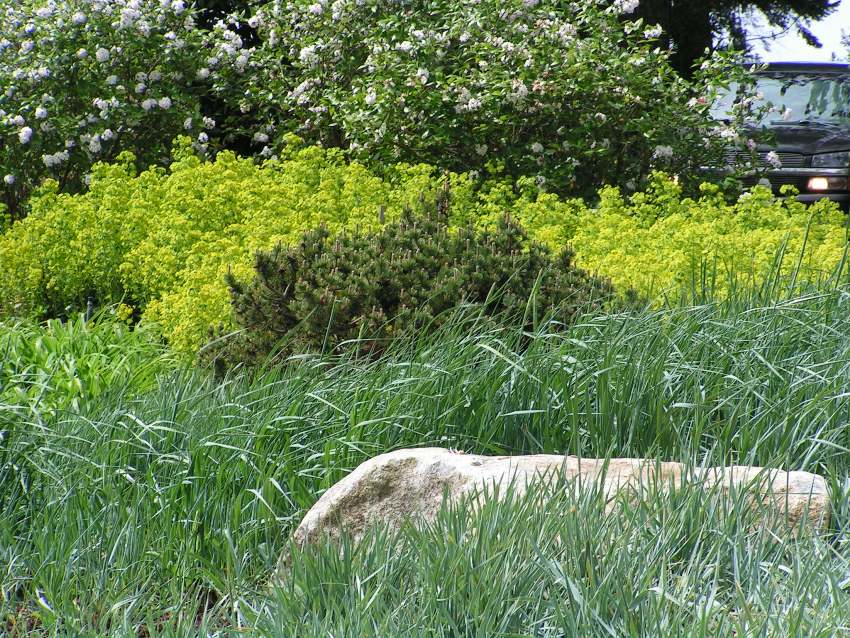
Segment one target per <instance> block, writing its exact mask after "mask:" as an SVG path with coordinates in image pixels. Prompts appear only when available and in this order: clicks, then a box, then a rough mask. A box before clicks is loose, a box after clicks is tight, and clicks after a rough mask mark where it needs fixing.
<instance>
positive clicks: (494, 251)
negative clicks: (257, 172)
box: [228, 191, 612, 360]
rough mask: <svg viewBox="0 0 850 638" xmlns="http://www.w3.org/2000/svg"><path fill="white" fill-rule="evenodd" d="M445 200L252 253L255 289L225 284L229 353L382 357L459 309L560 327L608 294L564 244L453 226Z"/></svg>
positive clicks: (509, 230)
mask: <svg viewBox="0 0 850 638" xmlns="http://www.w3.org/2000/svg"><path fill="white" fill-rule="evenodd" d="M448 204H449V195H448V191H443V192H441V193H440V194H439V195H438V197H437V199H436V201H435V202H433V203H428V204H425V205H424V206H423V207H422V208H423V210H422V212H421V213H414V211H413V210H412V209H411V208H408V209H406V210H405V212H404V213H403V215H402V216H401V218H400V219H399V220H397V221H395V222H392V223H389V224H387V225H386V226H384V227H382V228H381V229H379V230H377V231H375V232H373V233H369V234H362V233H352V232H347V233H341V234H339V235H336V236H334V235H332V234H331V233H330V232H329V231H328V229H327V228H320V229H318V230H313V231H310V232H308V233H305V234H304V236H303V237H302V238H301V241H300V242H299V243H298V245H297V246H294V247H292V248H289V249H283V248H281V247H278V248H277V249H276V250H274V251H272V252H270V253H263V252H261V253H258V254H257V256H256V263H255V268H256V271H257V275H256V277H255V278H254V280H253V282H251V283H250V284H247V285H244V284H242V283H240V282H239V281H238V280H237V279H236V278H235V277H233V276H232V275H231V276H229V277H228V284H229V285H230V288H231V293H232V296H233V305H234V310H235V316H236V320H237V323H238V324H239V325H240V327H242V328H243V329H244V330H243V331H242V332H240V333H239V334H238V338H237V339H235V340H234V343H235V346H231V351H230V356H237V357H239V358H241V359H247V360H256V359H257V358H261V357H265V356H266V355H268V354H269V353H270V352H271V351H272V350H274V349H276V347H277V345H278V343H279V342H281V340H283V344H282V346H283V347H282V348H281V352H282V353H288V352H295V353H297V352H303V351H311V350H312V351H316V350H327V349H332V348H334V347H336V346H338V345H340V344H342V343H344V342H346V341H350V340H357V341H356V343H357V345H358V347H359V348H361V349H369V350H372V351H380V350H381V349H382V348H383V346H384V344H385V343H386V342H388V341H389V340H390V339H391V338H393V337H395V336H397V335H399V334H402V333H404V332H406V331H408V330H410V329H413V328H415V329H417V330H418V331H422V330H426V331H429V330H433V329H435V328H437V327H439V326H440V325H441V324H442V323H443V322H444V321H445V320H446V319H447V317H449V316H450V315H449V313H448V311H449V310H451V309H452V308H456V307H458V306H459V305H461V304H464V303H471V304H476V305H478V306H480V309H481V310H482V311H483V312H484V314H485V315H488V316H492V315H499V316H500V317H502V318H507V319H509V320H521V321H523V322H524V323H525V324H528V325H529V326H531V325H533V324H534V323H536V320H537V319H542V318H544V317H548V316H550V315H551V314H552V313H555V314H556V315H557V316H558V318H559V319H561V320H563V321H564V322H568V321H570V320H571V318H572V317H573V316H574V315H575V314H576V313H577V312H579V311H581V310H590V309H594V308H598V307H599V306H600V305H602V304H603V303H604V302H605V301H606V299H610V298H611V297H612V294H611V293H612V291H611V288H610V287H609V285H608V284H607V282H606V281H604V280H602V279H599V278H596V277H592V276H590V275H588V274H587V273H585V272H584V271H582V270H580V269H578V268H576V267H575V266H574V265H573V263H572V258H573V253H572V251H571V250H570V249H569V248H562V249H561V250H560V251H559V252H558V253H557V254H553V253H552V251H551V250H550V249H549V248H548V247H547V246H545V245H543V244H540V243H538V242H533V241H529V240H528V236H527V235H526V233H525V231H524V230H523V229H522V228H521V226H519V225H518V224H517V223H516V222H515V221H513V220H511V219H510V218H509V217H507V216H505V217H503V218H502V219H501V220H500V221H499V223H498V225H497V227H496V229H494V230H493V231H483V232H481V231H477V230H476V229H475V228H474V227H473V226H472V225H469V224H464V225H463V226H461V227H459V228H457V229H454V230H450V229H449V226H448V222H449V211H448Z"/></svg>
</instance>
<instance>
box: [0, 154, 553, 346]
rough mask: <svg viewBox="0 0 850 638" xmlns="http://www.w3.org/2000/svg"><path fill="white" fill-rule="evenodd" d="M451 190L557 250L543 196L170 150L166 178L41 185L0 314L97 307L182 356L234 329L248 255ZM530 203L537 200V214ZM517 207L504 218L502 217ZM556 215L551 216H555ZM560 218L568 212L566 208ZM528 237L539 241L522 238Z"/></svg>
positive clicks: (453, 178) (5, 242)
mask: <svg viewBox="0 0 850 638" xmlns="http://www.w3.org/2000/svg"><path fill="white" fill-rule="evenodd" d="M446 181H448V183H449V187H450V189H451V193H452V195H451V196H452V201H453V209H452V210H453V211H454V212H453V214H454V215H455V216H456V220H457V221H458V222H459V221H461V220H468V219H475V220H480V225H482V226H487V225H490V224H492V223H494V222H495V221H496V220H497V219H498V217H499V215H502V214H504V212H505V210H506V207H508V208H510V209H511V210H512V211H513V214H514V215H515V216H516V217H517V219H519V220H520V221H525V219H524V217H525V214H524V212H523V211H524V210H525V209H527V210H528V215H529V216H530V217H529V219H532V218H534V219H536V218H538V217H539V218H540V219H541V223H540V228H541V234H542V235H544V236H546V237H550V238H552V239H553V240H555V241H556V242H557V243H561V244H562V241H561V240H562V239H564V238H565V237H566V235H565V234H564V233H563V232H562V231H561V230H559V228H560V226H559V222H558V220H557V216H558V214H559V211H560V210H561V209H564V210H566V209H567V208H569V205H567V204H561V203H560V202H558V201H557V199H556V198H554V197H553V196H550V195H545V194H541V195H540V196H539V198H538V196H537V195H536V194H529V195H527V196H524V197H523V198H521V199H520V200H517V198H516V196H515V195H512V194H511V193H510V190H509V189H505V188H503V187H501V186H499V187H494V188H493V189H490V190H488V189H484V190H482V191H480V192H479V189H478V188H476V187H475V185H474V182H473V181H472V180H470V179H469V178H468V177H467V176H466V175H458V174H454V173H448V174H442V173H440V172H439V171H437V170H435V169H434V168H433V167H431V166H427V165H405V164H399V165H397V166H392V167H389V168H387V169H386V170H385V171H384V172H383V173H382V175H381V176H380V177H379V176H377V175H376V174H374V173H373V172H371V171H369V170H368V169H366V168H365V167H364V166H363V165H361V164H358V163H356V162H352V163H348V162H346V161H344V159H343V156H342V155H341V153H340V152H339V151H337V150H333V149H330V150H327V149H321V148H318V147H307V148H299V147H297V146H295V145H293V146H292V147H291V148H290V150H289V152H288V153H287V154H286V155H285V156H284V157H282V158H281V159H280V160H277V161H269V162H266V163H264V164H263V165H258V164H257V163H256V162H254V161H253V160H251V159H246V158H240V157H237V156H236V155H234V154H233V153H229V152H224V153H221V154H219V155H218V156H217V157H216V159H215V160H214V161H202V160H201V159H199V158H198V157H196V156H195V155H194V154H193V152H192V151H191V148H190V146H189V144H188V140H185V139H184V140H178V142H177V143H176V145H175V151H174V161H173V162H172V164H171V166H170V168H169V170H168V171H166V170H165V169H163V168H152V169H149V170H147V171H144V172H142V173H141V174H138V173H137V171H136V170H135V167H134V166H133V157H132V155H129V154H125V155H123V156H121V158H120V160H119V161H118V162H117V163H115V164H99V165H97V166H96V167H95V168H94V171H93V174H92V179H91V184H90V188H89V190H88V192H86V193H83V194H79V195H68V194H62V193H58V192H57V189H56V187H55V184H51V183H48V184H47V185H45V186H44V187H43V188H42V189H41V190H40V191H39V192H38V193H37V194H36V195H35V196H34V197H33V198H32V200H31V207H32V213H31V214H30V215H29V216H28V217H27V218H25V219H23V220H21V221H19V222H17V223H15V224H14V225H13V226H12V227H11V228H10V229H8V230H7V231H6V232H5V233H4V234H3V235H2V236H0V268H2V270H3V272H4V275H7V276H4V278H3V279H2V280H0V313H2V314H3V315H17V316H33V317H45V316H47V317H49V316H61V315H63V314H66V313H67V312H68V311H69V310H70V309H79V308H84V307H85V305H86V302H87V300H88V299H90V298H91V299H92V300H93V301H94V302H95V303H98V304H103V303H118V302H123V304H125V305H124V306H122V307H124V308H128V310H124V313H125V314H129V313H131V312H132V313H133V314H135V315H136V316H141V318H142V320H144V321H145V322H156V323H158V324H159V326H160V329H161V330H162V333H163V334H164V335H165V336H166V337H167V338H168V340H169V342H170V343H171V344H172V346H173V347H175V348H176V349H178V350H181V351H185V352H192V351H194V350H196V349H197V348H198V347H199V346H200V345H201V344H202V343H204V341H205V340H206V339H207V335H208V332H209V328H210V327H218V326H224V327H225V328H227V327H228V326H229V325H231V318H230V315H231V313H230V302H229V297H228V292H227V287H226V286H225V284H224V275H225V273H227V272H228V271H231V272H233V273H234V274H235V275H236V276H237V277H240V278H243V277H244V278H246V279H247V278H250V277H251V275H252V272H251V265H252V263H253V255H254V253H255V252H256V251H257V250H268V249H271V248H273V247H274V246H275V245H276V244H278V243H283V244H288V243H292V242H294V241H295V240H296V239H297V238H298V237H300V235H301V234H302V233H303V232H304V231H305V230H308V229H311V228H314V227H316V226H318V225H322V224H323V225H325V226H327V227H328V228H329V229H330V230H331V231H338V230H341V229H344V228H353V229H364V230H365V229H369V228H373V227H375V226H376V225H378V224H379V223H380V220H381V218H383V219H385V220H392V219H395V218H396V217H397V216H398V215H399V214H400V212H401V210H402V209H403V208H404V206H405V205H407V204H414V203H416V201H417V200H418V199H419V198H420V197H422V195H423V194H425V193H428V192H431V191H435V190H436V189H439V188H442V187H443V186H444V184H445V183H446ZM538 199H539V201H538ZM511 204H513V206H510V205H511ZM559 207H560V208H559ZM565 207H566V208H565ZM531 235H532V237H534V238H538V234H537V233H535V232H532V233H531Z"/></svg>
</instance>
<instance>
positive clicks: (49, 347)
mask: <svg viewBox="0 0 850 638" xmlns="http://www.w3.org/2000/svg"><path fill="white" fill-rule="evenodd" d="M174 365H175V363H174V361H173V358H172V357H171V355H169V354H168V351H167V350H166V349H165V347H164V345H163V343H162V342H161V341H159V340H158V339H157V338H156V337H155V336H154V335H153V334H152V332H151V331H150V330H146V329H137V330H132V329H131V328H130V327H129V326H128V325H127V324H126V323H124V322H122V321H116V320H115V319H114V318H112V317H111V315H110V314H109V312H106V311H104V312H101V313H99V314H98V316H96V317H95V318H93V319H92V320H89V319H86V317H85V315H84V314H82V313H81V314H78V315H75V316H72V317H71V318H69V319H68V320H66V321H59V320H56V319H52V320H50V321H47V322H46V323H45V324H37V323H35V322H32V321H13V320H9V321H6V322H0V405H3V406H5V407H6V408H7V409H15V410H17V409H27V410H31V411H33V412H35V413H38V414H45V413H50V412H52V411H54V410H56V409H64V408H69V409H76V410H78V409H79V408H80V407H81V404H82V403H83V402H85V401H86V400H88V399H93V398H95V397H98V396H99V395H101V394H102V393H104V392H107V391H111V390H114V389H116V388H122V389H129V390H132V391H135V392H145V391H148V390H150V389H152V388H153V387H154V385H155V381H156V375H157V374H158V373H159V372H162V371H164V370H166V369H170V368H171V367H173V366H174Z"/></svg>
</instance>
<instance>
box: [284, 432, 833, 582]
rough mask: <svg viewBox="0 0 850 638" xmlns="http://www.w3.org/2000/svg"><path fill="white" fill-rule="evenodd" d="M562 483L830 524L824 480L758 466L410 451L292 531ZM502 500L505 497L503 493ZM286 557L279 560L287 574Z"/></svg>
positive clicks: (349, 485) (348, 525)
mask: <svg viewBox="0 0 850 638" xmlns="http://www.w3.org/2000/svg"><path fill="white" fill-rule="evenodd" d="M562 479H565V480H564V483H563V484H564V485H572V486H573V487H574V488H576V489H582V488H583V487H590V486H593V487H595V488H597V489H601V491H602V492H603V493H604V494H605V495H606V496H607V497H609V498H610V497H613V496H614V495H616V494H617V493H618V492H621V491H623V490H630V491H631V492H632V493H633V494H634V496H635V497H637V496H638V495H639V493H640V491H641V490H644V489H658V488H660V489H671V488H675V487H678V486H683V485H685V484H699V485H700V486H704V487H717V488H720V489H727V490H728V489H729V488H730V487H741V488H744V489H748V490H751V491H752V495H753V498H752V502H753V503H754V504H761V505H763V506H766V507H763V508H762V510H761V511H764V512H768V511H772V512H773V513H775V514H778V518H779V520H782V521H784V522H785V523H787V525H788V526H790V527H791V528H792V529H794V530H798V529H801V528H808V529H811V530H813V531H820V530H822V529H824V528H825V527H826V526H828V524H829V514H830V509H829V494H828V492H827V487H826V482H825V481H824V479H823V477H821V476H819V475H817V474H810V473H809V472H784V471H781V470H774V469H768V468H761V467H750V466H728V467H712V468H692V467H691V468H689V467H688V466H685V465H683V464H681V463H666V462H657V461H652V460H646V459H610V460H603V459H580V458H578V457H575V456H560V455H554V454H536V455H531V456H476V455H471V454H463V453H458V452H453V451H451V450H446V449H443V448H416V449H405V450H397V451H395V452H390V453H388V454H381V455H380V456H376V457H375V458H373V459H370V460H368V461H366V462H365V463H362V464H361V465H360V466H359V467H357V468H356V469H355V470H354V471H353V472H352V473H351V474H349V475H348V476H346V477H345V478H344V479H342V480H341V481H339V482H338V483H337V484H335V485H334V486H333V487H331V488H330V489H329V490H328V491H327V492H325V493H324V494H323V495H322V497H321V498H320V499H319V500H318V502H317V503H316V504H315V505H314V506H313V507H312V508H311V509H310V511H309V512H307V514H306V516H305V517H304V520H302V521H301V524H300V525H299V526H298V528H297V529H296V530H295V532H294V534H293V540H294V541H295V544H296V545H297V546H304V545H305V544H308V543H312V542H315V541H316V540H319V539H320V538H322V537H330V538H332V539H338V538H339V537H340V535H341V534H343V533H347V534H348V535H350V536H351V537H353V538H355V539H358V538H360V537H362V536H363V534H364V533H365V532H366V531H367V530H368V528H369V527H371V526H374V525H377V524H380V525H382V526H386V527H389V528H394V527H397V526H398V525H399V524H400V523H401V522H402V521H404V520H405V519H407V518H410V517H416V518H417V519H420V520H432V519H433V518H434V517H435V516H436V515H437V512H438V511H439V510H440V506H441V505H442V503H443V501H444V499H446V498H447V499H449V500H450V501H452V502H454V501H457V500H458V499H459V498H460V497H462V496H464V495H467V494H473V493H474V494H479V495H480V494H481V493H482V491H483V490H484V488H490V489H489V490H487V492H488V493H492V492H493V490H492V487H494V486H495V485H502V486H505V485H507V484H508V483H510V484H512V487H513V493H514V494H521V493H522V492H524V491H525V490H526V489H527V487H528V485H529V484H530V483H532V482H534V481H540V480H543V481H554V480H562ZM502 493H504V490H502ZM286 562H287V557H286V556H285V557H284V558H283V559H282V561H281V567H282V568H284V567H285V564H286Z"/></svg>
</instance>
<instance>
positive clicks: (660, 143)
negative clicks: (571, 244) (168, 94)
mask: <svg viewBox="0 0 850 638" xmlns="http://www.w3.org/2000/svg"><path fill="white" fill-rule="evenodd" d="M638 6H639V0H614V1H611V0H596V1H592V2H584V3H581V2H573V3H563V2H560V1H559V0H474V1H473V0H469V1H465V2H461V3H458V2H456V0H431V2H429V3H427V9H426V8H424V7H423V6H422V5H420V3H411V2H398V0H271V1H270V2H269V3H267V4H264V5H263V7H262V8H261V9H260V10H258V11H257V12H256V13H255V14H254V15H253V16H251V17H249V18H248V23H249V25H250V26H251V27H252V28H255V29H257V31H258V33H259V36H260V41H261V44H260V45H259V46H258V47H257V49H256V50H255V51H252V52H251V56H250V60H251V63H250V64H249V65H248V71H246V74H245V77H246V81H247V84H248V87H247V89H246V90H245V92H244V95H245V97H244V98H243V100H242V101H240V109H243V104H244V106H245V108H244V109H243V112H244V111H250V112H251V113H252V115H253V116H256V117H259V118H265V120H262V119H261V121H269V122H275V123H276V124H280V123H281V121H280V118H281V117H283V118H284V122H283V123H284V124H285V125H286V126H287V127H288V128H289V129H290V130H294V131H296V132H297V133H298V135H300V136H302V137H303V138H305V139H306V140H308V141H310V140H312V141H322V142H325V141H326V140H335V141H337V142H340V143H342V144H343V145H344V146H347V148H348V149H349V151H350V152H351V154H352V155H353V156H355V157H360V158H365V159H369V160H371V161H397V160H399V159H404V161H424V162H429V163H434V164H441V163H443V162H444V161H445V160H446V152H445V149H451V151H450V152H451V154H452V155H453V157H452V158H449V159H457V160H458V162H459V163H460V158H463V161H464V162H468V163H469V164H470V165H469V166H466V167H465V168H467V169H475V168H476V166H475V164H476V162H480V168H481V169H484V166H485V164H486V163H489V162H492V161H494V160H496V158H498V160H497V161H501V162H505V163H506V164H510V165H511V166H512V170H516V171H518V172H522V173H524V174H527V175H538V176H540V177H541V178H543V177H545V179H541V180H538V183H542V184H547V187H549V186H550V185H553V184H556V183H557V182H558V180H560V183H561V185H563V184H564V183H567V184H569V183H570V180H571V179H572V178H573V177H574V176H575V174H576V172H577V171H578V170H579V169H580V168H582V167H584V166H585V165H588V166H589V165H593V166H597V167H600V171H598V172H600V173H601V172H603V171H605V170H608V168H606V167H610V166H615V165H619V164H622V162H620V159H619V158H618V157H617V156H616V155H617V153H621V152H623V149H622V147H621V146H618V144H619V143H621V140H622V139H624V136H623V135H621V134H620V133H621V131H622V129H623V128H624V127H628V128H629V129H630V131H629V133H628V136H629V137H630V138H631V139H634V140H640V141H639V142H638V143H637V144H636V145H633V146H631V147H630V148H629V149H628V155H629V157H628V161H627V162H626V163H627V164H629V163H631V165H634V166H641V167H644V168H638V169H636V170H638V171H639V170H646V169H645V167H646V166H651V165H652V164H653V161H655V162H657V161H660V160H664V163H665V165H668V166H670V167H671V168H675V163H676V162H677V161H680V160H681V158H682V157H684V154H683V153H682V151H681V149H682V147H683V145H684V144H692V145H705V146H706V148H707V147H708V146H712V145H713V144H715V141H716V140H721V141H722V137H723V135H725V133H723V134H722V132H721V131H719V130H713V129H712V128H711V127H712V126H713V123H711V122H710V121H709V120H708V115H707V112H708V108H707V106H706V105H705V103H694V104H693V107H688V106H687V103H688V101H689V100H690V99H692V96H693V95H694V93H695V92H696V93H697V94H700V93H699V92H697V91H692V90H691V89H690V88H688V87H687V86H686V84H685V83H683V82H681V81H679V80H676V79H674V77H673V76H674V75H675V74H674V73H673V72H672V70H671V68H670V66H669V63H668V58H669V55H670V52H669V51H667V50H666V49H664V48H663V47H659V46H658V43H657V40H658V38H661V37H663V33H662V31H661V29H660V28H659V27H657V26H655V25H651V24H645V23H644V22H643V21H640V20H636V19H634V17H633V16H634V13H635V12H636V11H637V9H638ZM624 53H625V54H626V55H623V54H624ZM226 55H227V51H224V52H223V53H222V52H221V51H217V52H216V57H224V56H226ZM281 60H286V65H284V68H285V69H286V71H283V72H282V66H281ZM211 68H212V67H211ZM708 71H709V72H710V71H711V69H709V70H708ZM674 112H675V113H674ZM674 128H675V130H674ZM728 128H729V130H730V132H732V133H733V134H737V131H736V129H735V128H734V127H731V126H730V127H728ZM683 130H684V131H686V133H685V134H682V133H681V131H683ZM265 136H266V133H265V132H261V133H259V134H257V135H254V136H253V137H252V140H253V142H254V143H255V144H257V145H258V146H259V145H263V152H266V153H267V152H268V151H265V148H266V147H267V146H268V145H267V143H266V142H265V141H264V140H265ZM673 140H676V141H673ZM712 148H713V147H712ZM454 156H456V157H454ZM548 171H552V173H549V172H548ZM557 171H560V174H556V172H557ZM593 177H594V178H595V179H596V178H600V175H599V174H596V173H594V174H593ZM642 178H643V177H642V176H641V175H640V174H638V173H634V174H632V175H612V179H616V180H622V183H623V184H625V182H626V181H627V180H632V181H634V180H637V181H639V180H640V179H642ZM635 183H636V182H635ZM553 187H554V186H553Z"/></svg>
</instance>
